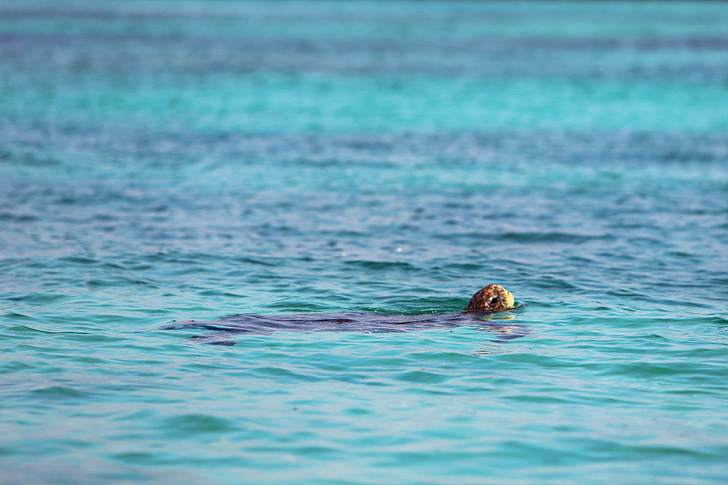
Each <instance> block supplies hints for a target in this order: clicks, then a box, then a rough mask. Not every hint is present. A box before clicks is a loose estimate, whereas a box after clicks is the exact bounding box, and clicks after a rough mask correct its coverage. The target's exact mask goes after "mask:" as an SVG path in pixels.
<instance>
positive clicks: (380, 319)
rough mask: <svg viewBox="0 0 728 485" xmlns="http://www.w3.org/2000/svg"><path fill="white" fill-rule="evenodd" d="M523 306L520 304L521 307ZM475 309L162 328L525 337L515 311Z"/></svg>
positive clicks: (217, 340)
mask: <svg viewBox="0 0 728 485" xmlns="http://www.w3.org/2000/svg"><path fill="white" fill-rule="evenodd" d="M519 308H520V307H519ZM504 313H507V312H501V313H498V314H493V313H485V312H476V313H428V314H422V315H393V314H381V313H365V312H341V313H301V314H284V315H234V316H231V317H227V318H223V319H220V320H210V321H204V322H196V321H187V322H179V323H172V324H170V325H165V326H164V327H162V328H161V330H209V331H211V333H206V334H202V335H194V336H193V337H192V338H193V339H198V340H201V341H203V342H204V343H208V344H213V345H235V343H236V342H235V341H233V340H232V339H234V338H236V337H238V336H240V335H241V334H254V335H270V334H272V333H273V332H276V331H281V332H357V333H366V334H372V333H388V332H409V331H416V330H432V329H448V328H457V327H462V326H465V325H470V326H477V330H479V331H485V332H491V333H493V334H495V335H496V338H495V339H494V341H496V342H503V341H507V340H513V339H516V338H519V337H524V336H526V335H528V334H529V332H528V329H527V328H526V327H525V326H523V325H521V324H518V323H516V322H515V321H514V320H513V319H514V317H513V316H512V315H507V314H506V315H504Z"/></svg>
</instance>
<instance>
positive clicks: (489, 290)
mask: <svg viewBox="0 0 728 485" xmlns="http://www.w3.org/2000/svg"><path fill="white" fill-rule="evenodd" d="M514 305H515V300H514V299H513V295H512V294H511V292H510V291H508V290H506V289H505V288H503V287H502V286H501V285H488V286H486V287H485V288H481V289H480V290H478V291H477V292H476V293H475V294H474V295H473V297H472V298H471V299H470V301H469V302H468V306H466V307H465V311H466V312H488V313H495V312H502V311H504V310H509V309H511V308H513V307H514Z"/></svg>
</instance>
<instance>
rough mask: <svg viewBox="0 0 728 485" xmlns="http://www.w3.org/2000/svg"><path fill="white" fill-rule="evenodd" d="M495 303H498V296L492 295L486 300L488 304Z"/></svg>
mask: <svg viewBox="0 0 728 485" xmlns="http://www.w3.org/2000/svg"><path fill="white" fill-rule="evenodd" d="M497 303H498V297H497V296H494V297H493V298H491V299H490V301H489V302H488V305H495V304H497Z"/></svg>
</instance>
